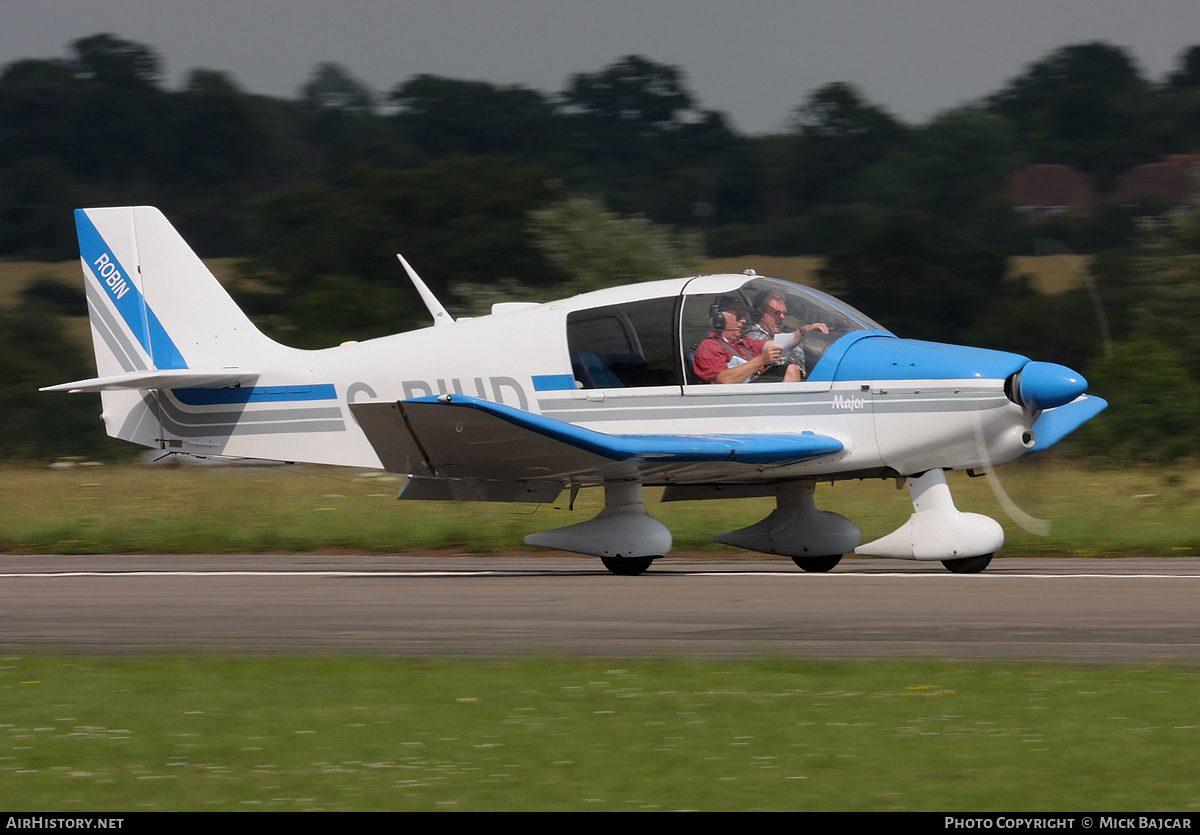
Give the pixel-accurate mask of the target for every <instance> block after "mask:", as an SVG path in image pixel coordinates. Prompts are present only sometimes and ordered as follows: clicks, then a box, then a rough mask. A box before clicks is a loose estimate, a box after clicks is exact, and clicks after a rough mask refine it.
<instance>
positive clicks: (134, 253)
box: [50, 206, 379, 466]
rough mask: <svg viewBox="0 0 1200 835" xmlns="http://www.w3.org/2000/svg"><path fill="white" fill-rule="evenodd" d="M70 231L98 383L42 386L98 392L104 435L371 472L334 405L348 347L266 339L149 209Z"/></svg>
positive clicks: (366, 453) (96, 212) (80, 222)
mask: <svg viewBox="0 0 1200 835" xmlns="http://www.w3.org/2000/svg"><path fill="white" fill-rule="evenodd" d="M75 223H76V225H77V227H78V230H79V252H80V255H81V257H82V259H83V275H84V284H85V285H86V287H87V299H88V312H89V314H90V317H91V324H92V342H93V345H94V346H95V350H96V368H97V371H98V372H99V376H98V377H96V378H94V379H91V380H79V381H77V382H74V383H64V384H63V385H60V386H51V387H50V389H51V390H56V391H99V392H100V393H101V398H102V400H103V402H104V414H103V416H102V417H103V419H104V424H105V428H106V429H107V430H108V434H109V435H111V436H113V437H114V438H122V439H124V440H127V441H133V442H134V443H139V444H143V445H145V446H150V447H159V448H160V449H168V450H178V451H181V452H192V453H198V454H208V455H216V454H223V455H229V456H240V457H246V458H271V459H276V460H281V461H313V462H317V463H325V464H342V465H348V466H379V459H378V456H376V455H375V453H374V451H373V450H372V449H371V446H370V444H369V443H368V442H367V440H366V438H365V437H364V436H363V435H362V433H361V432H358V431H357V429H356V428H353V427H352V425H351V424H350V422H349V421H348V420H347V417H348V416H347V414H346V413H345V412H344V411H343V406H342V399H343V397H345V392H346V391H347V390H348V389H347V388H345V387H346V386H351V385H352V384H351V383H347V381H345V380H343V379H342V378H341V377H340V376H339V374H340V369H342V368H344V367H346V366H347V363H346V362H345V361H344V359H345V353H344V352H346V351H350V352H353V351H354V350H355V347H356V346H350V347H344V348H327V349H325V350H322V351H302V350H299V349H296V348H289V347H286V346H284V345H280V344H279V343H278V342H275V341H273V340H271V339H269V338H268V337H267V336H265V335H264V334H263V333H262V332H261V331H259V330H258V328H256V327H255V326H254V325H253V324H252V323H251V322H250V320H249V319H248V318H246V315H245V314H244V313H242V311H241V309H240V308H238V306H237V304H236V303H234V301H233V299H232V298H230V297H229V294H228V293H226V292H225V289H224V288H223V287H222V286H221V285H220V283H219V282H218V281H217V279H216V278H215V277H214V276H213V274H212V273H211V272H209V270H208V268H207V267H205V266H204V264H203V262H201V260H200V259H199V258H197V257H196V254H195V253H194V252H192V250H191V249H190V248H189V247H188V245H187V244H186V243H185V242H184V240H183V238H181V237H180V236H179V233H178V232H176V231H175V229H174V228H173V227H172V226H171V224H170V223H168V222H167V219H166V218H165V217H163V216H162V213H161V212H159V211H158V209H154V208H150V207H148V206H134V207H124V208H115V209H80V210H79V211H77V212H75ZM349 365H350V367H355V366H354V364H353V363H349ZM363 385H365V384H363ZM367 390H370V389H369V387H368V389H367ZM339 392H342V394H339ZM371 396H372V397H373V396H374V394H373V393H372V395H371Z"/></svg>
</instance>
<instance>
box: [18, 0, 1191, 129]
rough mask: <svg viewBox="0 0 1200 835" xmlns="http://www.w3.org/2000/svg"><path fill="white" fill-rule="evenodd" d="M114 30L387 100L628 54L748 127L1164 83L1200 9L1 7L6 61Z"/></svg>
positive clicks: (233, 70) (1073, 5) (1041, 4)
mask: <svg viewBox="0 0 1200 835" xmlns="http://www.w3.org/2000/svg"><path fill="white" fill-rule="evenodd" d="M98 32H111V33H113V34H115V35H117V36H119V37H122V38H126V39H129V40H134V41H138V42H140V43H144V44H147V45H149V46H152V47H154V48H155V49H156V50H157V51H158V52H159V53H160V54H161V55H162V56H163V58H164V59H165V63H166V70H167V76H168V84H169V85H171V86H175V85H178V84H179V82H180V79H181V78H182V77H183V76H184V74H185V73H186V72H187V71H188V70H190V69H193V68H196V67H206V68H209V69H216V70H224V71H227V72H229V73H230V74H231V75H232V76H233V77H234V78H235V79H236V80H237V81H238V82H239V83H240V84H241V85H242V87H244V88H245V89H247V90H250V91H252V92H256V93H264V94H269V95H275V96H289V97H290V96H294V95H296V93H297V90H298V89H299V88H300V86H301V85H302V84H303V83H304V81H305V80H306V79H307V78H308V77H309V76H310V75H311V73H312V69H313V67H314V65H316V64H317V63H318V62H321V61H334V62H337V63H339V64H341V65H343V66H344V67H346V68H347V69H348V70H350V72H351V74H353V75H354V76H356V77H357V78H359V79H361V80H362V81H364V82H366V83H367V84H368V85H369V86H370V87H372V88H373V89H374V90H376V91H378V92H381V93H386V92H387V91H388V90H390V89H391V88H393V87H394V86H395V85H396V84H398V83H399V82H401V81H403V80H405V79H407V78H410V77H411V76H413V75H416V74H418V73H432V74H434V75H442V76H448V77H451V78H460V79H478V80H484V81H490V82H493V83H497V84H522V85H525V86H529V87H533V88H536V89H539V90H543V91H546V92H554V91H557V90H559V89H561V88H562V87H563V85H564V83H565V81H566V80H567V79H568V78H569V77H570V76H571V75H572V74H574V73H579V72H594V71H596V70H599V69H601V68H602V67H604V66H606V65H607V64H610V63H612V62H613V61H615V60H617V59H618V58H621V57H623V56H625V55H631V54H637V55H643V56H645V57H647V58H649V59H651V60H654V61H658V62H662V63H667V64H673V65H676V66H679V67H681V68H682V69H683V70H684V72H685V73H686V75H687V78H688V81H689V85H690V88H691V90H692V92H693V93H694V94H695V95H696V97H697V98H698V99H699V102H700V104H701V106H702V107H704V108H707V109H714V110H719V111H722V112H724V113H725V114H726V115H728V116H730V117H731V118H732V120H733V123H734V125H735V126H736V127H737V128H738V129H739V130H741V131H744V132H747V133H753V134H762V133H768V132H772V131H778V130H780V129H782V128H783V127H784V126H785V125H786V123H787V119H788V115H789V112H790V111H791V110H792V109H793V108H795V107H796V106H797V105H798V104H799V103H800V102H801V101H803V99H804V97H805V95H806V94H807V93H808V92H810V91H811V90H813V89H814V88H816V87H819V86H821V85H823V84H827V83H830V82H833V81H848V82H851V83H853V84H855V85H857V86H858V87H859V88H860V89H861V90H862V91H863V92H864V93H865V95H866V96H867V97H868V98H869V99H870V100H872V101H874V102H876V103H878V104H882V105H883V106H884V107H886V108H887V109H888V110H890V111H891V112H892V113H894V114H895V115H897V116H899V117H900V118H902V119H904V120H905V121H907V122H909V123H920V122H924V121H927V120H928V119H929V118H930V117H932V116H933V115H935V114H937V113H938V112H940V111H943V110H946V109H948V108H951V107H955V106H957V105H961V104H964V103H968V102H970V101H973V100H976V99H978V98H980V97H982V96H985V95H987V94H989V93H991V92H994V91H995V90H997V89H999V88H1000V87H1001V86H1002V85H1003V84H1004V82H1005V81H1006V80H1007V79H1009V78H1011V77H1013V76H1014V75H1016V74H1017V73H1019V72H1020V71H1021V70H1022V68H1023V67H1024V66H1026V65H1027V64H1029V63H1030V62H1032V61H1035V60H1037V59H1039V58H1041V57H1043V56H1045V55H1046V54H1047V53H1049V52H1050V51H1051V50H1053V49H1054V48H1056V47H1059V46H1063V45H1066V44H1071V43H1080V42H1083V41H1093V40H1102V41H1106V42H1108V43H1112V44H1115V45H1117V46H1122V47H1126V48H1127V49H1129V50H1130V52H1131V54H1132V55H1133V56H1134V58H1135V59H1136V60H1137V62H1138V63H1139V64H1140V66H1141V67H1142V69H1143V71H1144V72H1145V73H1147V74H1148V75H1149V77H1151V78H1155V79H1157V78H1160V77H1161V76H1162V75H1163V74H1165V73H1166V72H1168V71H1170V70H1171V69H1173V68H1174V67H1175V65H1176V62H1177V60H1178V56H1179V54H1180V53H1181V52H1182V51H1183V50H1184V49H1185V48H1186V47H1188V46H1190V45H1193V44H1198V43H1200V2H1198V0H1136V1H1134V0H841V2H830V0H741V2H731V0H721V1H720V2H719V1H718V0H339V2H330V0H323V1H319V0H204V1H203V2H197V0H191V2H184V1H183V0H174V2H172V0H0V65H3V64H8V63H9V62H11V61H14V60H17V59H20V58H48V57H55V56H62V55H65V54H66V44H67V43H68V42H69V41H72V40H74V39H76V38H81V37H86V36H87V35H93V34H96V33H98Z"/></svg>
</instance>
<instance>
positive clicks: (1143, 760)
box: [0, 656, 1200, 812]
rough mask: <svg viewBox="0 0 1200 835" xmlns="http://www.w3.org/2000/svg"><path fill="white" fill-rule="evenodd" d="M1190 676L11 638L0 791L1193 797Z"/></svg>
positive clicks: (989, 803)
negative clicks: (21, 643) (101, 644)
mask: <svg viewBox="0 0 1200 835" xmlns="http://www.w3.org/2000/svg"><path fill="white" fill-rule="evenodd" d="M1198 684H1200V673H1198V672H1195V671H1181V670H1177V669H1170V668H1162V667H1149V668H1122V669H1104V670H1095V669H1088V670H1079V669H1072V668H1067V667H1053V666H1014V665H962V664H945V663H924V662H915V663H903V662H886V663H856V664H850V663H840V664H839V663H813V662H803V661H785V660H777V661H773V660H760V661H751V662H735V663H719V664H714V663H691V662H661V661H659V662H647V661H621V662H607V663H605V662H593V661H573V660H525V661H506V662H500V663H484V662H451V661H435V662H429V663H416V662H410V661H396V660H386V659H361V658H359V659H328V658H303V659H301V658H282V659H281V658H269V659H236V658H222V659H213V658H188V659H183V658H149V659H145V658H143V659H133V660H116V659H93V658H61V657H36V656H35V657H7V658H4V659H3V662H2V664H0V690H2V691H3V704H4V716H3V723H0V743H2V747H0V774H3V779H2V780H0V804H3V805H4V806H5V807H6V808H10V809H47V808H50V809H56V810H59V811H62V812H70V810H72V809H79V810H96V811H99V810H123V811H138V810H166V809H180V810H188V809H190V810H206V809H242V810H245V809H271V810H315V809H327V810H345V809H359V810H365V809H592V810H595V809H605V810H635V809H636V810H640V809H684V808H689V809H799V810H814V809H842V810H846V809H855V810H937V811H987V810H994V811H1020V810H1039V811H1054V810H1078V809H1087V810H1095V811H1106V810H1119V811H1130V812H1132V811H1149V810H1171V811H1194V810H1196V809H1198V808H1200V756H1198V755H1197V753H1196V752H1197V750H1200V724H1197V721H1196V716H1197V713H1198V711H1197V708H1198V705H1197V701H1198V697H1197V692H1198V691H1197V685H1198Z"/></svg>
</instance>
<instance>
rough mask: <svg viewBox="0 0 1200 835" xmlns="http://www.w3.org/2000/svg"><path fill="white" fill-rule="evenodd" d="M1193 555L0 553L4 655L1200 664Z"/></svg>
mask: <svg viewBox="0 0 1200 835" xmlns="http://www.w3.org/2000/svg"><path fill="white" fill-rule="evenodd" d="M1198 601H1200V558H1195V557H1179V558H1174V559H1020V558H1010V559H1004V558H997V559H995V560H993V562H992V564H991V566H990V567H989V568H988V569H987V571H985V572H984V573H982V574H978V575H968V576H962V575H954V574H950V573H949V572H947V571H946V570H945V569H943V568H942V566H941V564H940V563H930V564H921V563H910V562H899V561H892V560H866V559H847V560H844V561H843V562H842V564H841V565H839V566H838V568H837V569H835V570H834V571H833V572H831V573H829V574H806V573H804V572H802V571H800V570H799V569H797V568H795V567H794V566H793V565H792V564H791V562H790V561H779V560H738V561H727V560H721V559H713V558H711V557H709V558H703V559H701V558H688V557H669V558H667V559H664V560H660V561H658V562H656V563H655V564H654V567H653V568H651V569H650V570H649V571H648V572H646V573H645V574H643V575H641V576H640V577H615V576H613V575H610V574H609V573H608V572H606V571H604V569H603V568H602V567H601V566H600V564H599V560H596V559H592V558H580V557H570V556H538V557H535V556H529V555H519V556H496V557H477V556H476V557H455V556H386V555H384V556H362V555H349V556H329V555H310V556H305V555H301V556H297V555H217V556H208V555H188V556H179V555H171V556H15V555H0V651H3V652H8V653H21V652H69V653H76V652H82V653H97V654H115V655H129V654H147V653H180V652H183V653H191V652H203V653H212V652H217V653H235V654H260V653H288V654H329V653H343V654H372V655H395V656H406V657H416V656H460V657H461V656H467V657H494V656H512V655H530V654H533V655H552V656H562V655H568V656H585V657H620V656H626V657H669V658H677V657H705V658H734V657H746V656H791V657H809V658H897V657H901V658H952V659H1000V658H1012V659H1023V660H1034V661H1036V660H1055V661H1062V660H1065V661H1070V662H1073V663H1082V664H1108V663H1114V662H1115V663H1126V662H1130V663H1145V662H1168V663H1177V664H1184V665H1188V666H1195V665H1197V664H1200V611H1198V606H1197V603H1198Z"/></svg>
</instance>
